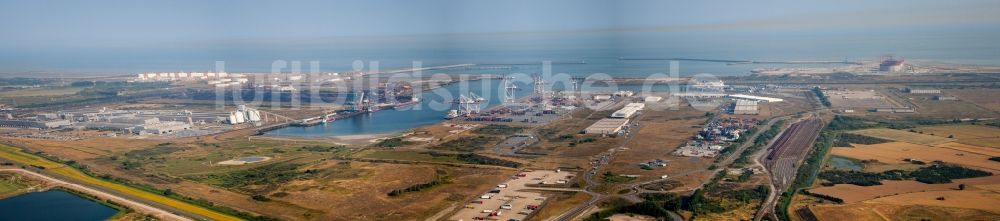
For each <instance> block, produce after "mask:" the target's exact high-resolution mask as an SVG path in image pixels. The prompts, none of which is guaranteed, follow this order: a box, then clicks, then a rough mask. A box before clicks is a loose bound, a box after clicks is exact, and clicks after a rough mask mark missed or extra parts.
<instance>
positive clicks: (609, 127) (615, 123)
mask: <svg viewBox="0 0 1000 221" xmlns="http://www.w3.org/2000/svg"><path fill="white" fill-rule="evenodd" d="M627 124H628V119H627V118H604V119H601V120H598V121H597V122H594V124H591V125H590V126H589V127H587V128H586V129H584V130H583V132H584V133H588V134H617V133H619V132H621V130H622V129H624V128H625V125H627Z"/></svg>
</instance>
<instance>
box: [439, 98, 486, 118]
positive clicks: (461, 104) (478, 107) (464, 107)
mask: <svg viewBox="0 0 1000 221" xmlns="http://www.w3.org/2000/svg"><path fill="white" fill-rule="evenodd" d="M453 103H456V104H458V110H451V111H449V112H448V116H447V117H446V118H448V119H451V118H456V117H459V116H472V115H476V114H479V112H481V111H482V106H483V105H482V104H483V103H487V100H486V98H483V97H482V96H479V95H477V94H476V93H473V92H469V96H465V95H461V94H460V95H458V100H455V101H454V102H453Z"/></svg>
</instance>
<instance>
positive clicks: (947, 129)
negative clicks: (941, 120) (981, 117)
mask: <svg viewBox="0 0 1000 221" xmlns="http://www.w3.org/2000/svg"><path fill="white" fill-rule="evenodd" d="M914 130H916V131H919V132H924V134H933V135H934V136H938V137H948V136H953V137H954V138H955V139H958V141H957V142H958V143H963V144H969V145H975V146H983V147H991V148H1000V128H997V127H990V126H982V125H942V126H930V127H918V128H915V129H914Z"/></svg>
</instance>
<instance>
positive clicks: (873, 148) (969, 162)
mask: <svg viewBox="0 0 1000 221" xmlns="http://www.w3.org/2000/svg"><path fill="white" fill-rule="evenodd" d="M830 154H833V155H838V156H845V157H850V158H854V159H859V160H877V161H878V162H879V163H885V164H908V162H905V161H904V160H905V159H916V160H920V161H924V162H931V161H936V160H940V161H943V162H946V163H952V164H959V165H963V166H968V167H973V168H978V169H986V170H989V171H993V172H998V171H1000V163H997V162H995V161H991V160H989V158H990V157H991V156H989V155H982V154H976V153H972V152H965V151H959V150H955V149H949V148H942V147H933V146H927V145H918V144H912V143H903V142H889V143H881V144H873V145H863V144H855V145H854V147H834V148H832V149H831V151H830Z"/></svg>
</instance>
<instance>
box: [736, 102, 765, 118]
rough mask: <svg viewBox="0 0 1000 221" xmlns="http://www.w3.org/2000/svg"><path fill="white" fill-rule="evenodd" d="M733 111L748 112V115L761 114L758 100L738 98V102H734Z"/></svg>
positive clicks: (737, 112) (738, 112)
mask: <svg viewBox="0 0 1000 221" xmlns="http://www.w3.org/2000/svg"><path fill="white" fill-rule="evenodd" d="M732 113H733V114H747V115H756V114H759V111H758V107H757V101H755V100H743V99H737V100H736V102H735V103H733V109H732Z"/></svg>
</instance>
